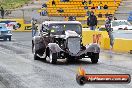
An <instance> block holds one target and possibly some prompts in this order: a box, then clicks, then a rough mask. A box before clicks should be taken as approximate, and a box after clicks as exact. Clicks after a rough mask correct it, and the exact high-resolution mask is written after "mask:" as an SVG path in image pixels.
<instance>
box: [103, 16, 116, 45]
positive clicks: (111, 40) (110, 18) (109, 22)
mask: <svg viewBox="0 0 132 88" xmlns="http://www.w3.org/2000/svg"><path fill="white" fill-rule="evenodd" d="M111 21H112V15H109V16H108V18H107V20H106V22H105V28H106V31H107V32H108V35H109V38H110V47H111V48H112V47H113V44H114V37H113V33H112V31H113V30H112V28H111Z"/></svg>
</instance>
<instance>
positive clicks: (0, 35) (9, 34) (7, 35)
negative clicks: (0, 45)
mask: <svg viewBox="0 0 132 88" xmlns="http://www.w3.org/2000/svg"><path fill="white" fill-rule="evenodd" d="M11 36H12V34H11V33H2V34H0V38H5V37H7V38H8V37H11Z"/></svg>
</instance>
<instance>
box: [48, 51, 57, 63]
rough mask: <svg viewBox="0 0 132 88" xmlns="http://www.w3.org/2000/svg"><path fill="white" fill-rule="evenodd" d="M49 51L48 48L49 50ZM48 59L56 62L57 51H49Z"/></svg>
mask: <svg viewBox="0 0 132 88" xmlns="http://www.w3.org/2000/svg"><path fill="white" fill-rule="evenodd" d="M49 51H50V50H49ZM49 59H50V63H51V64H56V62H57V53H52V52H51V51H50V52H49Z"/></svg>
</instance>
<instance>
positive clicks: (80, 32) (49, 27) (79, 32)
mask: <svg viewBox="0 0 132 88" xmlns="http://www.w3.org/2000/svg"><path fill="white" fill-rule="evenodd" d="M54 25H79V26H80V31H78V32H77V31H76V32H77V34H79V35H82V25H81V24H77V23H52V24H50V25H49V26H48V29H49V31H50V33H51V34H52V32H51V30H52V29H51V26H54ZM64 31H66V30H64V29H63V30H62V32H64ZM53 34H55V33H53ZM56 34H57V33H56ZM56 34H55V35H56ZM57 35H63V33H62V34H61V33H60V34H57Z"/></svg>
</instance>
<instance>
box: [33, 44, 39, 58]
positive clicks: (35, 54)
mask: <svg viewBox="0 0 132 88" xmlns="http://www.w3.org/2000/svg"><path fill="white" fill-rule="evenodd" d="M32 53H33V55H34V60H40V57H39V56H37V53H36V51H35V46H34V44H33V43H32Z"/></svg>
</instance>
